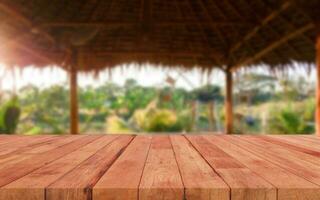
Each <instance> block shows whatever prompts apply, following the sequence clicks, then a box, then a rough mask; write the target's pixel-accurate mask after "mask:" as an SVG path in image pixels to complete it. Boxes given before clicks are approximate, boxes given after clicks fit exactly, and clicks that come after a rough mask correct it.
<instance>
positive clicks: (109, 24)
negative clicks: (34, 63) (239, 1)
mask: <svg viewBox="0 0 320 200" xmlns="http://www.w3.org/2000/svg"><path fill="white" fill-rule="evenodd" d="M149 23H150V24H152V25H154V26H185V25H198V24H201V25H203V26H249V25H252V24H253V22H243V21H211V20H208V21H198V20H171V21H150V22H149ZM140 24H141V22H139V21H102V22H87V21H83V22H72V21H69V22H42V23H40V24H39V27H83V26H89V27H90V26H93V27H112V26H137V25H140Z"/></svg>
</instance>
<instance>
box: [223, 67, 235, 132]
mask: <svg viewBox="0 0 320 200" xmlns="http://www.w3.org/2000/svg"><path fill="white" fill-rule="evenodd" d="M225 73H226V86H225V90H226V94H225V133H226V134H232V131H233V98H232V91H233V90H232V89H233V88H232V87H233V77H232V72H231V71H230V70H226V72H225Z"/></svg>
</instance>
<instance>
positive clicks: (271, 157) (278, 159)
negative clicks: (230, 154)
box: [226, 136, 320, 185]
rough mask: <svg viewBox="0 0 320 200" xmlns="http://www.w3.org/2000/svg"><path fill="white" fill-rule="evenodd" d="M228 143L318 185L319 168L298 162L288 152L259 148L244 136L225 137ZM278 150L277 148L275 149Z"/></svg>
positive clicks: (304, 162)
mask: <svg viewBox="0 0 320 200" xmlns="http://www.w3.org/2000/svg"><path fill="white" fill-rule="evenodd" d="M226 137H227V139H228V141H230V142H232V143H233V144H235V145H238V146H239V147H241V148H243V149H245V150H247V151H249V152H251V153H253V154H255V155H256V156H259V157H261V158H263V159H265V160H267V161H269V162H271V163H273V164H276V165H278V166H280V167H281V168H283V169H285V170H287V171H289V172H291V173H293V174H295V175H298V176H300V177H303V178H305V179H306V180H308V181H310V182H312V183H314V184H317V185H320V167H319V166H318V165H315V164H312V163H310V162H306V161H304V160H300V159H299V158H297V157H295V156H294V155H292V153H291V152H290V151H288V150H282V151H281V152H279V151H273V149H274V147H273V148H270V147H266V146H263V145H262V146H261V145H259V144H256V143H257V142H255V141H254V140H251V141H250V139H249V138H246V137H244V136H241V137H239V136H234V137H229V136H226ZM277 149H279V148H277Z"/></svg>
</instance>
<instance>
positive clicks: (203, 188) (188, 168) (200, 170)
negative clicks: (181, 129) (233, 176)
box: [170, 136, 230, 200]
mask: <svg viewBox="0 0 320 200" xmlns="http://www.w3.org/2000/svg"><path fill="white" fill-rule="evenodd" d="M170 139H171V142H172V146H173V150H174V152H175V156H176V159H177V163H178V166H179V169H180V172H181V176H182V180H183V183H184V186H185V198H186V199H188V200H198V199H202V200H229V199H230V188H229V187H228V185H227V184H226V183H225V182H224V181H223V180H222V179H221V178H220V177H219V176H218V175H217V174H216V173H215V172H214V171H213V169H212V168H211V167H210V166H209V165H208V164H207V163H206V161H205V160H203V159H202V157H201V155H200V154H199V153H198V152H197V151H196V150H195V149H194V148H193V147H192V145H191V144H190V143H189V141H187V140H186V139H185V137H184V136H171V137H170Z"/></svg>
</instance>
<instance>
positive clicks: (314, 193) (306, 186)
mask: <svg viewBox="0 0 320 200" xmlns="http://www.w3.org/2000/svg"><path fill="white" fill-rule="evenodd" d="M205 138H206V139H207V140H209V141H210V142H211V143H212V144H214V145H216V146H218V147H219V148H221V149H223V150H224V151H225V152H226V153H228V154H229V155H230V156H232V157H234V158H235V159H237V160H238V161H239V162H241V163H242V164H243V165H245V166H246V167H248V168H249V169H250V170H252V171H253V172H254V173H256V174H258V175H259V176H261V177H262V178H264V179H265V180H267V181H268V182H270V183H271V184H272V185H274V186H275V187H276V188H277V194H278V195H277V196H278V198H277V199H278V200H290V199H309V200H318V199H320V187H319V186H317V185H315V184H312V183H311V182H309V181H307V180H305V179H304V178H301V177H299V176H296V175H294V174H292V173H290V172H288V171H286V170H284V169H282V168H280V167H279V166H277V165H274V164H272V163H270V162H269V161H266V160H264V159H263V158H260V157H258V156H256V155H254V154H252V153H250V152H248V151H246V150H245V149H243V148H240V147H238V146H236V145H234V144H232V143H230V142H229V141H228V140H227V139H226V138H225V137H223V136H206V137H205Z"/></svg>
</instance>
